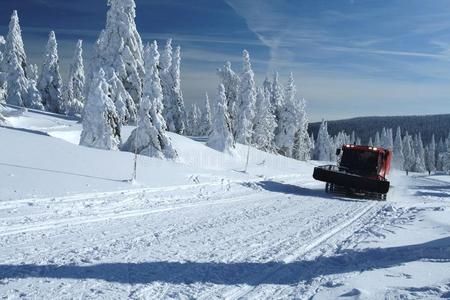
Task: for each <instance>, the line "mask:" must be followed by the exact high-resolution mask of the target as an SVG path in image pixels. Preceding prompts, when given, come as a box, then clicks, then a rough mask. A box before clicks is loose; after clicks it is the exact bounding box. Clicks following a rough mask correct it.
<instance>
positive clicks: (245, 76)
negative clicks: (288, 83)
mask: <svg viewBox="0 0 450 300" xmlns="http://www.w3.org/2000/svg"><path fill="white" fill-rule="evenodd" d="M242 56H243V61H244V62H243V70H242V74H241V84H240V86H239V96H238V104H237V119H236V141H237V142H239V143H241V144H244V145H246V144H250V143H251V141H252V135H253V122H254V118H255V103H256V86H255V74H254V73H253V70H252V67H251V63H250V55H249V53H248V51H247V50H244V51H243V53H242Z"/></svg>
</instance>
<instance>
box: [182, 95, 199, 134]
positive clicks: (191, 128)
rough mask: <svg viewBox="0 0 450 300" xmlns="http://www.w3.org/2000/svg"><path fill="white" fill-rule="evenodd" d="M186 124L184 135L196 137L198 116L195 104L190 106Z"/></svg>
mask: <svg viewBox="0 0 450 300" xmlns="http://www.w3.org/2000/svg"><path fill="white" fill-rule="evenodd" d="M188 121H189V122H188V124H186V130H185V134H186V135H191V136H197V135H199V127H198V126H199V115H198V107H197V105H196V104H195V103H193V104H192V105H191V109H190V110H189V113H188Z"/></svg>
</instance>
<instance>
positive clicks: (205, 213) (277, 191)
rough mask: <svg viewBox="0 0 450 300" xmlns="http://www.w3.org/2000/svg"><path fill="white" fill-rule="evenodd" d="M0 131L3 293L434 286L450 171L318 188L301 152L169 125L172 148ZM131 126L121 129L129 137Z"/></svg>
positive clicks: (139, 295) (448, 253) (81, 295)
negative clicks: (129, 148)
mask: <svg viewBox="0 0 450 300" xmlns="http://www.w3.org/2000/svg"><path fill="white" fill-rule="evenodd" d="M7 122H8V126H9V127H8V128H0V140H1V141H2V147H1V148H0V155H1V156H0V157H1V158H0V182H1V185H0V245H2V246H1V250H2V251H0V295H2V296H4V297H5V298H6V299H18V298H22V299H73V298H77V299H127V298H128V299H159V298H162V299H224V298H225V299H266V298H271V299H272V298H277V299H311V298H312V299H336V298H339V299H383V298H387V299H399V298H401V299H424V298H427V299H442V298H448V297H449V296H450V285H449V282H450V272H449V270H450V234H449V232H450V201H449V199H450V189H449V184H448V182H450V177H449V176H446V175H439V176H430V177H428V176H424V175H420V174H414V175H413V176H411V177H406V176H404V175H403V174H398V173H394V174H392V176H391V179H392V182H393V184H394V188H393V189H392V191H391V193H390V194H389V199H388V202H374V201H363V200H358V199H349V198H343V197H337V196H330V195H327V194H325V193H324V191H323V184H322V183H319V182H315V181H314V180H313V179H312V178H311V173H312V168H313V166H314V165H315V164H320V162H310V163H301V162H297V161H293V160H290V159H286V158H283V157H280V156H276V155H272V154H267V153H262V152H259V151H257V150H255V149H250V163H249V169H248V173H243V172H242V171H243V169H244V167H245V158H246V154H247V150H248V148H247V147H241V146H238V149H237V152H238V155H237V156H229V155H225V154H221V153H218V152H216V151H214V150H212V149H210V148H208V147H206V146H205V145H204V144H203V143H201V142H196V141H194V140H191V139H188V138H186V137H181V136H178V135H174V134H172V135H171V138H172V141H173V144H174V146H175V147H176V148H177V150H178V152H179V154H180V161H178V162H171V161H161V160H156V159H150V158H146V157H139V165H138V166H139V167H138V183H137V184H130V183H129V182H127V180H128V179H129V178H130V175H131V172H132V170H131V169H132V162H133V155H132V154H131V153H124V152H117V151H101V150H95V149H90V148H85V147H80V146H78V145H77V142H78V139H79V134H80V129H81V128H80V125H79V124H78V123H77V121H76V120H70V119H66V118H61V117H59V116H54V115H51V114H40V113H33V112H25V113H23V114H17V113H13V112H11V113H9V114H8V116H7ZM131 130H132V128H125V129H124V135H128V134H129V133H130V131H131Z"/></svg>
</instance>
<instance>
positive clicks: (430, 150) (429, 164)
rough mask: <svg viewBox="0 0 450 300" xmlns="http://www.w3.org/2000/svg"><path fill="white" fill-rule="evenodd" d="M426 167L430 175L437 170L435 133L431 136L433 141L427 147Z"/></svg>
mask: <svg viewBox="0 0 450 300" xmlns="http://www.w3.org/2000/svg"><path fill="white" fill-rule="evenodd" d="M425 167H426V170H427V171H428V174H429V175H430V174H431V172H434V171H436V140H435V138H434V134H433V135H432V136H431V142H430V144H429V145H427V146H426V147H425Z"/></svg>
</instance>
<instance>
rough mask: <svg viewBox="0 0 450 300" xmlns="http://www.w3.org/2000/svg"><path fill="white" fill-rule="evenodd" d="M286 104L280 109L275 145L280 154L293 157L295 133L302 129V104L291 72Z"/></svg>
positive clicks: (286, 92)
mask: <svg viewBox="0 0 450 300" xmlns="http://www.w3.org/2000/svg"><path fill="white" fill-rule="evenodd" d="M285 95H286V97H285V99H284V105H283V106H282V107H280V108H279V110H278V127H277V129H276V130H275V145H276V147H277V149H278V151H279V153H280V154H282V155H284V156H287V157H292V151H293V147H294V140H295V135H296V134H297V132H298V130H299V129H300V121H301V120H300V118H299V116H300V114H301V112H300V105H299V101H298V96H297V89H296V87H295V82H294V75H293V74H292V73H291V74H290V76H289V81H288V84H287V86H286V91H285Z"/></svg>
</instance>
